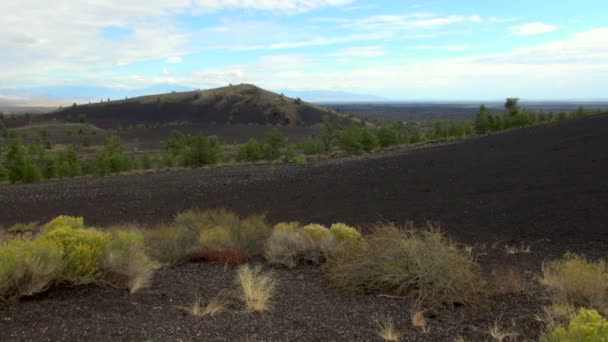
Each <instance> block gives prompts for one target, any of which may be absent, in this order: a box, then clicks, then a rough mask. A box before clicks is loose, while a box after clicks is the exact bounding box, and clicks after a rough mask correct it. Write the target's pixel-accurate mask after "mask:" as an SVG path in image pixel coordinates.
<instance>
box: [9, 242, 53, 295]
mask: <svg viewBox="0 0 608 342" xmlns="http://www.w3.org/2000/svg"><path fill="white" fill-rule="evenodd" d="M63 267H64V260H63V251H62V249H61V246H59V244H58V243H56V242H54V241H49V240H42V239H36V240H23V239H13V240H9V241H7V242H5V243H0V298H4V299H7V300H8V299H14V298H19V297H23V296H31V295H34V294H36V293H40V292H43V291H45V290H46V289H48V288H49V287H50V286H51V285H52V284H53V282H54V280H55V279H57V277H58V276H59V274H60V273H61V272H62V270H63Z"/></svg>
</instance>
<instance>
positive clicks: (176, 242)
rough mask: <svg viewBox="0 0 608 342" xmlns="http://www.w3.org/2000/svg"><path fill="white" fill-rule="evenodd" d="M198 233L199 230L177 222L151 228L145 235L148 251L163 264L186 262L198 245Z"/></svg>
mask: <svg viewBox="0 0 608 342" xmlns="http://www.w3.org/2000/svg"><path fill="white" fill-rule="evenodd" d="M198 235H199V233H198V231H196V230H193V229H190V228H188V227H185V226H180V225H177V224H174V225H162V226H159V227H156V228H154V229H150V230H148V231H146V233H145V236H144V241H145V247H146V253H147V254H148V255H149V256H150V257H152V259H154V260H156V261H158V262H161V263H163V264H169V265H173V264H177V263H181V262H184V261H186V260H187V256H188V253H189V252H190V251H192V250H194V249H196V248H197V247H198V244H199V243H198Z"/></svg>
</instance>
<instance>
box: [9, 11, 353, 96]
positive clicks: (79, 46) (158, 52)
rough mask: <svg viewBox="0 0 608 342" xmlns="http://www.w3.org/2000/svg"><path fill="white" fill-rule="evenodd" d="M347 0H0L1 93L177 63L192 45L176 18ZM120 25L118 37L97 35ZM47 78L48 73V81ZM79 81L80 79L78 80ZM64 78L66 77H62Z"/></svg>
mask: <svg viewBox="0 0 608 342" xmlns="http://www.w3.org/2000/svg"><path fill="white" fill-rule="evenodd" d="M351 2H352V0H171V1H169V0H146V1H143V0H132V1H122V0H121V1H119V0H104V1H100V0H94V1H77V0H56V1H53V3H52V5H49V6H47V5H42V4H41V3H40V1H38V0H3V1H0V37H2V39H0V51H2V53H1V54H0V63H1V65H2V69H3V72H2V74H0V88H6V87H15V86H28V85H44V84H51V83H58V82H63V81H65V77H67V76H65V77H64V76H60V75H58V74H61V75H67V74H69V73H73V74H82V73H86V72H87V71H88V70H92V68H99V67H111V66H119V65H128V64H130V63H134V62H139V61H146V60H163V59H166V60H167V62H168V63H178V62H179V61H181V60H180V58H181V57H179V56H183V55H185V54H187V53H190V52H195V51H198V49H199V47H196V46H195V47H193V46H192V44H191V43H192V39H193V38H194V37H193V36H192V32H189V31H187V29H186V28H184V27H182V26H180V25H179V24H178V23H177V21H176V20H177V18H176V15H178V14H196V13H208V12H213V11H219V10H222V9H236V8H243V9H255V10H263V11H271V12H273V13H274V12H280V13H282V14H293V13H301V12H306V11H312V10H315V9H318V8H322V7H329V6H342V5H346V4H349V3H351ZM107 27H121V28H126V29H128V30H129V34H127V35H126V36H123V37H121V39H111V38H107V37H103V36H102V32H103V30H104V28H107ZM49 75H52V76H49ZM78 77H80V76H78ZM68 78H69V77H68Z"/></svg>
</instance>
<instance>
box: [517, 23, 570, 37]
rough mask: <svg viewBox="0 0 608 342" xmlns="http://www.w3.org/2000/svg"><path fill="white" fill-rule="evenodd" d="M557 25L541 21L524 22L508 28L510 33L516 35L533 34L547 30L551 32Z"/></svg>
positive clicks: (546, 31)
mask: <svg viewBox="0 0 608 342" xmlns="http://www.w3.org/2000/svg"><path fill="white" fill-rule="evenodd" d="M557 29H558V27H557V26H554V25H549V24H545V23H541V22H533V23H526V24H521V25H515V26H511V27H510V28H509V30H510V31H511V33H512V34H514V35H516V36H533V35H537V34H543V33H548V32H553V31H555V30H557Z"/></svg>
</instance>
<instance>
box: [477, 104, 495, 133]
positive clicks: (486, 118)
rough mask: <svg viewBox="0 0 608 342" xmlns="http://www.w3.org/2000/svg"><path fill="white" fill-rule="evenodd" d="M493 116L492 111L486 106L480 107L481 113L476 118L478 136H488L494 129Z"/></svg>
mask: <svg viewBox="0 0 608 342" xmlns="http://www.w3.org/2000/svg"><path fill="white" fill-rule="evenodd" d="M492 121H493V120H492V115H491V112H490V110H489V109H488V108H487V107H486V106H485V105H481V107H479V113H477V116H476V117H475V132H476V133H477V134H486V133H488V132H489V131H490V130H491V129H492Z"/></svg>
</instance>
